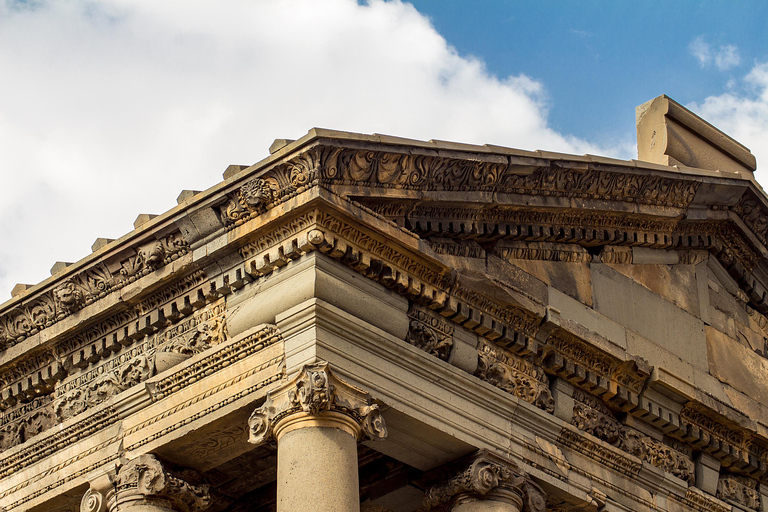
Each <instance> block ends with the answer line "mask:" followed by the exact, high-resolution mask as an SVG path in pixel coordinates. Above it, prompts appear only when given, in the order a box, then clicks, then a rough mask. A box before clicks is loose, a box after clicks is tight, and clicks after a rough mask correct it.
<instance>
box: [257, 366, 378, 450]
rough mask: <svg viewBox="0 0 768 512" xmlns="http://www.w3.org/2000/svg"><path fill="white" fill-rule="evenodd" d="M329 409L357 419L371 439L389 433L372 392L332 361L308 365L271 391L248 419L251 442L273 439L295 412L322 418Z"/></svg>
mask: <svg viewBox="0 0 768 512" xmlns="http://www.w3.org/2000/svg"><path fill="white" fill-rule="evenodd" d="M329 411H333V412H338V413H343V414H346V415H349V416H351V417H352V418H353V419H354V420H356V422H357V424H358V426H359V428H360V433H359V435H360V436H365V437H367V438H369V439H384V438H386V436H387V428H386V423H385V422H384V418H383V417H382V416H381V411H380V410H379V406H378V404H375V403H372V401H371V398H370V396H369V395H368V393H365V392H364V391H362V390H360V389H358V388H356V387H354V386H352V385H350V384H347V383H346V382H344V381H342V380H340V379H339V378H338V377H336V376H335V375H334V374H333V372H331V370H330V369H329V368H328V363H325V362H321V363H315V364H312V365H305V366H304V367H303V368H302V370H301V371H300V372H299V374H298V375H297V376H296V377H294V378H293V379H291V380H289V381H287V382H285V383H284V384H283V385H282V386H280V387H278V388H276V389H274V390H272V391H270V392H269V393H268V394H267V398H266V400H265V402H264V404H262V405H261V407H258V408H256V409H255V410H254V411H253V413H252V414H251V416H250V418H249V419H248V426H249V436H248V441H249V442H250V443H252V444H257V445H258V444H262V443H264V442H267V441H270V440H271V439H272V436H273V435H274V430H275V427H276V426H277V425H278V424H279V423H280V421H281V420H282V419H284V418H287V417H289V416H291V415H293V414H298V413H304V414H309V415H313V416H320V417H322V415H323V413H325V412H329Z"/></svg>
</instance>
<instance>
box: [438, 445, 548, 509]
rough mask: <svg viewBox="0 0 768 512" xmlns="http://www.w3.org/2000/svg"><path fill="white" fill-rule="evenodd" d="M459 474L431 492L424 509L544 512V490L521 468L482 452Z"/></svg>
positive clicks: (460, 464)
mask: <svg viewBox="0 0 768 512" xmlns="http://www.w3.org/2000/svg"><path fill="white" fill-rule="evenodd" d="M457 467H458V468H462V467H463V468H464V469H463V470H462V469H459V472H458V473H457V474H456V475H455V476H453V477H452V478H450V479H449V480H447V481H445V482H444V483H442V484H439V485H436V486H434V487H432V488H430V489H428V490H427V493H426V495H425V496H424V508H425V509H426V510H430V511H433V512H521V511H523V510H524V511H525V512H543V511H544V510H545V509H546V498H545V496H544V492H543V491H542V490H541V488H540V487H539V486H538V485H536V484H535V483H533V481H532V480H531V479H530V478H529V477H528V476H527V475H526V474H525V473H523V472H522V471H521V470H519V469H518V468H517V465H515V464H514V463H512V462H510V461H507V460H506V459H504V458H502V457H500V456H498V455H495V454H494V453H492V452H489V451H486V450H482V451H480V452H479V453H477V454H476V455H474V456H472V457H471V458H469V459H465V460H463V461H461V462H460V463H459V464H457Z"/></svg>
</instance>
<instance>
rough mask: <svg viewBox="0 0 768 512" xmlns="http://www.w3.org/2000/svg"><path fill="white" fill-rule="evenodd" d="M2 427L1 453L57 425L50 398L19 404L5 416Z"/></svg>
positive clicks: (0, 428) (0, 438)
mask: <svg viewBox="0 0 768 512" xmlns="http://www.w3.org/2000/svg"><path fill="white" fill-rule="evenodd" d="M2 420H3V421H2V423H1V425H2V426H0V452H1V451H3V450H7V449H9V448H13V447H14V446H18V445H20V444H22V443H24V442H26V441H28V440H29V439H31V438H32V437H34V436H36V435H37V434H39V433H41V432H43V431H44V430H48V429H49V428H51V427H52V426H53V425H54V424H55V423H56V417H55V415H54V411H53V400H52V398H51V397H50V396H45V397H40V398H36V399H35V400H34V401H33V402H30V403H28V404H19V405H18V406H17V407H14V408H13V410H11V411H8V414H7V415H3V418H2Z"/></svg>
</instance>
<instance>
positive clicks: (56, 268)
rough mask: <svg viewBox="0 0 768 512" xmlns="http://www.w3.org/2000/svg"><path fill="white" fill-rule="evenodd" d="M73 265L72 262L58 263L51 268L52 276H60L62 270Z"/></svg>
mask: <svg viewBox="0 0 768 512" xmlns="http://www.w3.org/2000/svg"><path fill="white" fill-rule="evenodd" d="M71 264H72V262H71V261H57V262H56V263H54V264H53V266H52V267H51V275H52V276H53V275H56V274H58V273H59V272H61V271H62V270H64V269H66V268H67V267H68V266H70V265H71Z"/></svg>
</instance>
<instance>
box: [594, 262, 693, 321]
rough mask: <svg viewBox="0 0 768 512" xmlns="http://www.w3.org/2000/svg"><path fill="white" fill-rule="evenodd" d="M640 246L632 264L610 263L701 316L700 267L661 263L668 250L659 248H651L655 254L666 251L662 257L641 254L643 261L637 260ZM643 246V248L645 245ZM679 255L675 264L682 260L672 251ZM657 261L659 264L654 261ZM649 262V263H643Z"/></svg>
mask: <svg viewBox="0 0 768 512" xmlns="http://www.w3.org/2000/svg"><path fill="white" fill-rule="evenodd" d="M635 249H637V247H633V248H632V264H631V265H621V264H608V265H609V266H610V267H611V268H612V269H614V270H616V271H617V272H620V273H621V274H623V275H625V276H627V277H628V278H630V279H631V280H633V281H635V282H636V283H639V284H641V285H643V286H644V287H645V288H648V289H649V290H651V291H652V292H654V293H656V294H658V295H660V296H661V297H663V298H665V299H666V300H668V301H669V302H671V303H672V304H674V305H676V306H677V307H679V308H681V309H684V310H685V311H687V312H688V313H690V314H692V315H693V316H699V314H700V312H699V299H698V296H697V294H696V292H697V290H698V288H697V283H696V269H695V268H694V267H692V266H690V265H669V264H666V263H664V264H661V263H658V261H663V260H664V259H665V258H668V256H669V252H668V251H658V250H654V249H647V248H646V249H647V251H650V252H653V253H662V254H661V255H658V256H649V255H648V254H647V253H646V254H641V255H640V261H637V259H636V258H637V254H638V253H637V252H636V251H635ZM641 249H642V248H641ZM671 254H672V255H673V256H674V258H675V263H677V261H678V260H679V257H678V255H677V252H672V253H671ZM652 261H656V262H657V263H650V262H652ZM643 262H645V264H644V263H643Z"/></svg>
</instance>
